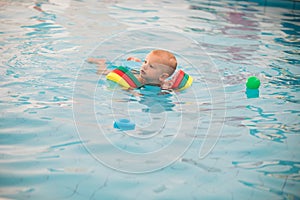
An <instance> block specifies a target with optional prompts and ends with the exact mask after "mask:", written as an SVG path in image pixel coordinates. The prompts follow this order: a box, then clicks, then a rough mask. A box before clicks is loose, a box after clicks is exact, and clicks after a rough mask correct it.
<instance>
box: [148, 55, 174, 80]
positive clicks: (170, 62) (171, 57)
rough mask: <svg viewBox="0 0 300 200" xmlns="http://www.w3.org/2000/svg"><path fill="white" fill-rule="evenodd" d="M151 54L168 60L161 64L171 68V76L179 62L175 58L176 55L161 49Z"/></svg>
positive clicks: (169, 71)
mask: <svg viewBox="0 0 300 200" xmlns="http://www.w3.org/2000/svg"><path fill="white" fill-rule="evenodd" d="M151 53H152V54H153V55H156V56H159V57H163V58H165V59H166V60H161V64H164V65H167V66H169V67H170V68H171V69H170V70H168V73H169V75H170V76H171V75H172V74H173V73H174V71H175V70H176V67H177V60H176V57H175V56H174V54H172V53H171V52H169V51H166V50H161V49H156V50H153V51H151Z"/></svg>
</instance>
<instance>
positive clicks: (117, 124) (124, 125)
mask: <svg viewBox="0 0 300 200" xmlns="http://www.w3.org/2000/svg"><path fill="white" fill-rule="evenodd" d="M114 128H117V129H121V130H124V131H125V130H134V129H135V124H134V123H133V122H130V120H128V119H119V120H116V121H114Z"/></svg>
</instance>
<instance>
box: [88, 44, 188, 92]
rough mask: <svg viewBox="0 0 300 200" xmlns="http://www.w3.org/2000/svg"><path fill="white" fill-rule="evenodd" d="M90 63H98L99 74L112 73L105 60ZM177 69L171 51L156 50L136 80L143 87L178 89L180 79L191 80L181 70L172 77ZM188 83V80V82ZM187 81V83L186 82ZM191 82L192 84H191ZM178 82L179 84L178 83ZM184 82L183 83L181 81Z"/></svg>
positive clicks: (133, 59)
mask: <svg viewBox="0 0 300 200" xmlns="http://www.w3.org/2000/svg"><path fill="white" fill-rule="evenodd" d="M127 60H130V61H136V62H141V60H140V59H138V58H135V57H129V58H128V59H127ZM87 61H88V62H90V63H96V64H98V66H99V69H98V73H101V74H109V73H110V71H109V70H107V68H106V66H105V60H103V59H95V58H89V59H88V60H87ZM176 68H177V60H176V57H175V56H174V55H173V54H172V53H171V52H169V51H166V50H160V49H156V50H153V51H151V52H150V53H149V54H148V55H147V56H146V58H145V60H144V62H143V64H142V66H141V68H140V71H139V73H135V74H134V76H135V78H136V79H137V80H138V81H139V82H140V83H141V85H154V86H159V87H161V88H162V89H176V88H175V87H174V84H177V87H178V86H179V84H180V81H178V77H179V76H181V79H183V78H191V77H189V76H185V73H184V72H183V71H182V70H180V71H179V72H177V73H176V74H175V76H173V77H172V79H168V78H169V77H171V76H172V75H173V74H174V72H175V71H176ZM186 81H187V80H186ZM186 81H185V82H186ZM191 81H192V80H190V84H191ZM176 82H177V83H176ZM181 82H182V81H181Z"/></svg>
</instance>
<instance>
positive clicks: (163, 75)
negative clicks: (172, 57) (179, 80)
mask: <svg viewBox="0 0 300 200" xmlns="http://www.w3.org/2000/svg"><path fill="white" fill-rule="evenodd" d="M169 76H170V75H169V74H168V73H163V74H162V75H160V76H159V81H161V82H163V81H165V80H166V79H167V78H169Z"/></svg>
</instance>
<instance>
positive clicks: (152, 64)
mask: <svg viewBox="0 0 300 200" xmlns="http://www.w3.org/2000/svg"><path fill="white" fill-rule="evenodd" d="M176 67H177V60H176V58H175V56H174V55H173V54H172V53H170V52H168V51H165V50H153V51H151V52H150V53H149V54H148V55H147V57H146V59H145V61H144V63H143V65H142V67H141V70H140V76H141V78H142V79H143V80H144V81H145V83H144V84H159V85H161V84H162V83H163V82H164V81H165V79H166V78H168V77H170V76H171V75H172V74H173V73H174V71H175V70H176Z"/></svg>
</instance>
